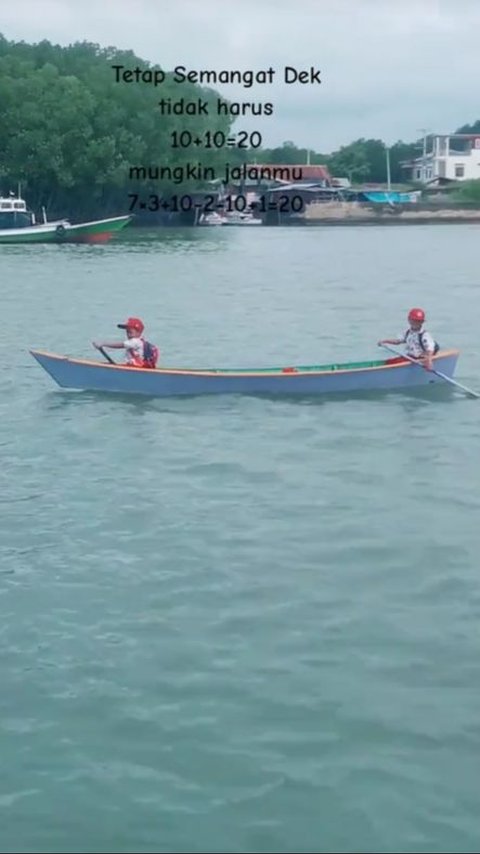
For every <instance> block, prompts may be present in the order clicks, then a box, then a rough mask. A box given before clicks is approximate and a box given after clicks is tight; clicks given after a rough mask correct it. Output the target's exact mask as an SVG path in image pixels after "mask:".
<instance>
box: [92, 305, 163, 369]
mask: <svg viewBox="0 0 480 854" xmlns="http://www.w3.org/2000/svg"><path fill="white" fill-rule="evenodd" d="M117 326H118V328H119V329H125V331H126V333H127V337H126V339H125V341H114V342H109V341H107V342H104V343H98V342H97V341H93V342H92V343H93V346H94V347H96V348H97V350H99V349H100V348H101V347H107V348H108V349H111V350H126V353H127V355H126V364H127V365H130V367H132V368H156V367H157V361H158V357H159V350H158V347H156V346H155V344H150V342H149V341H145V339H144V338H143V337H142V333H143V330H144V329H145V326H144V324H143V322H142V321H141V320H140V318H139V317H129V318H128V320H126V321H125V323H117Z"/></svg>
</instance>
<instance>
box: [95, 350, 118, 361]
mask: <svg viewBox="0 0 480 854" xmlns="http://www.w3.org/2000/svg"><path fill="white" fill-rule="evenodd" d="M97 350H100V352H101V354H102V356H105V358H106V360H107V362H110V364H111V365H116V364H117V363H116V362H115V361H114V360H113V359H112V358H111V356H109V355H108V353H106V352H105V350H104V349H103V347H97Z"/></svg>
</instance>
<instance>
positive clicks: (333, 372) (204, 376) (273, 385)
mask: <svg viewBox="0 0 480 854" xmlns="http://www.w3.org/2000/svg"><path fill="white" fill-rule="evenodd" d="M31 353H32V356H34V358H35V359H36V360H37V362H39V364H40V365H41V366H42V367H43V368H44V369H45V370H46V371H47V373H49V374H50V376H51V377H52V378H53V379H54V380H55V382H56V383H57V384H58V385H59V386H61V387H62V388H68V389H83V390H90V391H105V392H116V393H120V394H142V395H147V396H149V397H170V396H177V395H200V394H202V395H203V394H267V395H304V396H305V395H323V394H341V393H353V392H365V391H367V392H368V391H381V390H395V389H411V388H418V387H422V386H427V385H429V384H435V385H438V384H441V385H446V383H445V382H444V380H442V379H441V378H440V377H437V376H436V375H435V374H433V373H431V372H429V371H426V370H425V369H424V368H422V367H421V366H420V365H412V364H411V363H410V362H401V363H397V364H388V362H386V361H376V362H363V363H362V362H358V363H348V364H345V365H340V364H339V365H335V366H332V365H331V366H317V367H299V368H295V369H291V368H289V369H287V370H285V369H281V368H271V369H263V370H251V371H249V370H241V371H240V370H239V371H235V370H230V369H229V370H191V369H180V368H161V369H158V370H144V369H139V368H130V367H126V366H124V365H110V364H108V363H107V362H105V363H104V362H94V361H89V360H86V359H71V358H69V357H66V356H58V355H56V354H53V353H46V352H44V351H41V350H32V351H31ZM458 355H459V351H458V350H444V351H441V352H439V353H438V354H437V355H436V356H435V365H434V366H435V368H436V370H439V371H441V372H442V373H444V374H446V375H447V376H449V377H452V376H453V374H454V372H455V367H456V364H457V359H458Z"/></svg>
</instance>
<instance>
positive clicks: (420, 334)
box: [405, 329, 440, 356]
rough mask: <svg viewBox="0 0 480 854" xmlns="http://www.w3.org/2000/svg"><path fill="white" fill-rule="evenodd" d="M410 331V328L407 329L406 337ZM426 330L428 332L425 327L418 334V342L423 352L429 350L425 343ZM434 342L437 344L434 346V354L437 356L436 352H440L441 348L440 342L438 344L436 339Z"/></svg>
mask: <svg viewBox="0 0 480 854" xmlns="http://www.w3.org/2000/svg"><path fill="white" fill-rule="evenodd" d="M410 331H411V330H410V329H407V331H406V333H405V338H406V337H407V335H408V333H409V332H410ZM424 332H426V330H425V329H424V330H423V331H422V332H419V334H418V343H419V344H420V347H421V348H422V350H423V352H424V353H426V352H427V350H426V347H425V344H424V343H423V335H424ZM433 343H434V345H435V346H434V348H433V355H434V356H435V355H436V353H438V351H439V350H440V344H438V343H437V342H436V341H434V342H433Z"/></svg>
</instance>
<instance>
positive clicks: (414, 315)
mask: <svg viewBox="0 0 480 854" xmlns="http://www.w3.org/2000/svg"><path fill="white" fill-rule="evenodd" d="M408 319H409V320H416V321H417V322H418V323H423V322H424V320H425V312H424V310H423V308H411V309H410V311H409V312H408Z"/></svg>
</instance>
